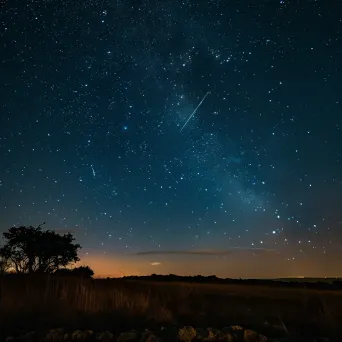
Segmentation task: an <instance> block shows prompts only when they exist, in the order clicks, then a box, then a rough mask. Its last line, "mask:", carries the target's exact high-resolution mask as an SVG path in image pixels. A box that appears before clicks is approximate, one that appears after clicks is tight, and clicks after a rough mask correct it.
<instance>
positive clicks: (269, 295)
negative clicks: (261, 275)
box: [0, 276, 342, 342]
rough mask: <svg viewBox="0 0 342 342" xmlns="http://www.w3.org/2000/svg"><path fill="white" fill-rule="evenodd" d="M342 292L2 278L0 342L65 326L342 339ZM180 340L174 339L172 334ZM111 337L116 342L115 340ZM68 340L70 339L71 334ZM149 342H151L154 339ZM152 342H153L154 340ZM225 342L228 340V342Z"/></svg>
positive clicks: (115, 330) (68, 328)
mask: <svg viewBox="0 0 342 342" xmlns="http://www.w3.org/2000/svg"><path fill="white" fill-rule="evenodd" d="M341 322H342V291H341V290H338V289H337V290H336V289H335V290H326V289H325V290H322V289H314V288H310V289H307V288H291V287H290V288H289V287H286V286H284V287H281V286H276V287H272V286H268V285H256V284H254V285H251V284H247V285H246V284H244V283H240V284H202V283H180V282H172V283H169V282H157V281H154V282H150V281H146V280H144V281H141V280H127V279H126V280H120V279H114V280H105V279H103V280H101V279H97V280H82V279H74V278H57V277H53V276H50V277H46V276H34V277H32V276H24V277H23V276H22V277H18V276H10V277H3V278H0V341H3V340H4V339H5V337H6V336H17V335H22V334H25V333H27V332H30V331H38V332H39V331H47V330H48V329H53V328H59V327H63V329H64V330H65V332H72V331H75V330H77V329H79V330H82V331H84V330H91V331H93V332H94V335H93V338H95V337H94V336H95V335H96V333H95V332H104V331H107V330H108V331H110V332H111V333H112V334H113V336H115V339H117V337H118V336H119V334H120V333H122V332H127V331H132V330H133V329H134V330H137V331H140V332H143V331H145V329H151V330H152V331H160V329H161V327H162V326H163V327H167V329H174V330H175V331H176V330H177V331H178V330H179V328H180V327H183V326H193V327H201V328H207V327H212V328H213V329H214V330H220V331H221V330H222V329H223V330H224V328H226V327H229V326H234V325H239V326H243V327H244V328H246V329H252V330H255V331H257V332H258V333H260V334H262V335H265V336H267V337H268V339H276V340H277V341H280V340H281V339H282V338H284V341H286V340H288V341H297V340H298V341H315V340H316V341H318V337H325V338H328V341H342V328H340V326H341ZM175 336H177V335H175ZM113 338H114V337H113ZM68 339H72V338H71V335H70V336H69V337H68ZM149 342H152V341H149ZM153 342H154V341H153ZM227 342H228V341H227Z"/></svg>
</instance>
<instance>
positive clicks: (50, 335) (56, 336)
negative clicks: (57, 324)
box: [45, 328, 64, 341]
mask: <svg viewBox="0 0 342 342" xmlns="http://www.w3.org/2000/svg"><path fill="white" fill-rule="evenodd" d="M63 340H64V329H63V328H59V329H50V330H49V331H48V332H47V334H46V335H45V341H63Z"/></svg>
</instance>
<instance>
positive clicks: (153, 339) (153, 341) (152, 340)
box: [146, 334, 162, 342]
mask: <svg viewBox="0 0 342 342" xmlns="http://www.w3.org/2000/svg"><path fill="white" fill-rule="evenodd" d="M146 342H162V339H161V338H160V337H158V336H156V335H154V334H151V335H149V336H148V337H147V339H146Z"/></svg>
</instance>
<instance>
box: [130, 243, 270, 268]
mask: <svg viewBox="0 0 342 342" xmlns="http://www.w3.org/2000/svg"><path fill="white" fill-rule="evenodd" d="M236 252H250V253H254V254H262V253H268V252H276V250H275V249H267V248H243V247H232V248H230V249H225V250H218V249H197V250H196V249H195V250H178V251H177V250H168V251H143V252H138V253H135V255H166V254H177V255H230V254H234V253H236ZM151 265H152V264H151Z"/></svg>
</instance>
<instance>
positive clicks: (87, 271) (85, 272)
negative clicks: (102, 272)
mask: <svg viewBox="0 0 342 342" xmlns="http://www.w3.org/2000/svg"><path fill="white" fill-rule="evenodd" d="M54 274H55V275H58V276H65V277H78V278H91V277H92V276H93V275H94V271H93V270H92V269H91V268H90V267H89V266H80V267H75V268H61V269H59V270H57V271H55V272H54Z"/></svg>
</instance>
